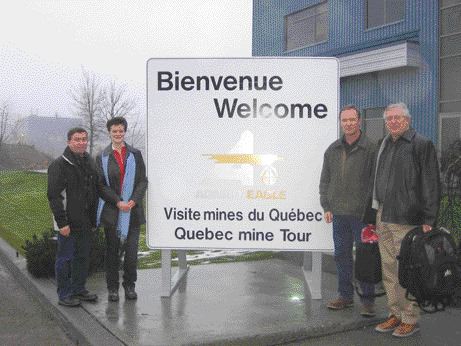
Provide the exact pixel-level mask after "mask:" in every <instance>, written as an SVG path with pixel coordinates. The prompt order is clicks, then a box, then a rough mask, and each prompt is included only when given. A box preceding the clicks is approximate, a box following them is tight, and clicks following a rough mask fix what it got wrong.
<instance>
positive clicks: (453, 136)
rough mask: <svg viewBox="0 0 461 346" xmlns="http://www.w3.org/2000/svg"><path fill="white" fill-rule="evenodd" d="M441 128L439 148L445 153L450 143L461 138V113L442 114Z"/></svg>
mask: <svg viewBox="0 0 461 346" xmlns="http://www.w3.org/2000/svg"><path fill="white" fill-rule="evenodd" d="M439 129H440V133H439V146H440V147H439V148H440V152H441V153H442V155H443V153H444V151H445V150H447V149H448V148H449V146H450V144H452V143H453V142H454V141H456V140H458V139H461V114H442V115H441V116H440V127H439Z"/></svg>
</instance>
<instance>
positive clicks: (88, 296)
mask: <svg viewBox="0 0 461 346" xmlns="http://www.w3.org/2000/svg"><path fill="white" fill-rule="evenodd" d="M73 297H74V298H78V299H80V300H83V301H85V302H95V301H96V300H98V296H97V295H96V294H94V293H90V292H88V291H87V290H84V291H82V292H79V293H77V294H74V296H73Z"/></svg>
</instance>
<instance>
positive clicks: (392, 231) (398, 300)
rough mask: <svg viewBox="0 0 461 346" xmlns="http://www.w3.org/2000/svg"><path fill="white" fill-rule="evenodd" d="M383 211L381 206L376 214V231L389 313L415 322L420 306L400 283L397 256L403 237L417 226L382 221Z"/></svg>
mask: <svg viewBox="0 0 461 346" xmlns="http://www.w3.org/2000/svg"><path fill="white" fill-rule="evenodd" d="M382 211H383V209H382V206H380V207H379V209H378V213H377V215H376V231H377V233H378V235H379V252H380V253H381V265H382V272H383V284H384V288H385V290H386V295H387V307H388V309H389V315H394V316H395V317H397V318H398V319H400V320H401V321H402V322H404V323H409V324H414V323H416V322H417V321H418V319H419V308H418V307H417V306H416V305H415V304H414V303H413V302H410V301H409V300H408V299H406V298H405V292H406V290H405V289H404V288H403V287H402V286H400V284H399V277H398V260H397V256H398V254H399V252H400V245H401V243H402V239H403V237H404V236H405V235H406V234H407V232H408V231H409V230H411V229H413V228H414V227H415V226H412V225H398V224H393V223H386V222H381V214H382Z"/></svg>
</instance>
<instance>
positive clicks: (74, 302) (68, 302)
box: [58, 297, 80, 307]
mask: <svg viewBox="0 0 461 346" xmlns="http://www.w3.org/2000/svg"><path fill="white" fill-rule="evenodd" d="M58 304H59V305H63V306H70V307H76V306H79V305H80V299H77V298H74V297H66V298H61V299H59V301H58Z"/></svg>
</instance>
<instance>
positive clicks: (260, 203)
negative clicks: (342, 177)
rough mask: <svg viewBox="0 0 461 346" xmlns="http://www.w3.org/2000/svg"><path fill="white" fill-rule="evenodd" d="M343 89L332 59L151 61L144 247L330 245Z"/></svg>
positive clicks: (286, 247) (321, 247) (328, 247)
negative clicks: (328, 205)
mask: <svg viewBox="0 0 461 346" xmlns="http://www.w3.org/2000/svg"><path fill="white" fill-rule="evenodd" d="M338 89H339V73H338V62H337V60H336V59H333V58H241V59H235V58H234V59H151V60H149V61H148V63H147V103H148V116H147V134H148V135H147V138H148V140H147V145H148V147H147V169H148V178H149V189H148V201H147V210H148V224H147V229H148V232H147V243H148V246H149V247H151V248H171V249H199V248H214V249H222V248H245V249H267V250H270V249H271V250H275V249H279V250H331V249H332V248H333V240H332V234H331V225H327V224H326V223H325V221H324V219H323V210H322V208H321V207H320V202H319V181H320V172H321V168H322V162H323V154H324V152H325V150H326V148H327V147H328V145H329V144H331V143H332V142H333V141H334V140H335V139H336V137H337V131H338V130H337V117H338Z"/></svg>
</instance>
